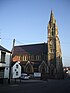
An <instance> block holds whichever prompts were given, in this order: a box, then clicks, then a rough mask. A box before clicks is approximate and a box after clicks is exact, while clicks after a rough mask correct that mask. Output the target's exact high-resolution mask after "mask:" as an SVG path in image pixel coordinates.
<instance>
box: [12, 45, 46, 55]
mask: <svg viewBox="0 0 70 93" xmlns="http://www.w3.org/2000/svg"><path fill="white" fill-rule="evenodd" d="M47 52H48V47H47V43H39V44H30V45H20V46H14V51H13V54H14V55H22V54H30V55H32V54H33V55H38V54H42V53H44V54H47Z"/></svg>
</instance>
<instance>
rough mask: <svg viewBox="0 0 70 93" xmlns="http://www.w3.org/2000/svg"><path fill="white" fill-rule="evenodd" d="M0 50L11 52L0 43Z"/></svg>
mask: <svg viewBox="0 0 70 93" xmlns="http://www.w3.org/2000/svg"><path fill="white" fill-rule="evenodd" d="M0 50H2V51H5V52H9V53H11V52H10V51H9V50H7V49H6V48H4V47H2V46H1V45H0Z"/></svg>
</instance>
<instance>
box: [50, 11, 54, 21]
mask: <svg viewBox="0 0 70 93" xmlns="http://www.w3.org/2000/svg"><path fill="white" fill-rule="evenodd" d="M50 22H53V23H54V22H55V18H54V13H53V11H52V10H51V15H50Z"/></svg>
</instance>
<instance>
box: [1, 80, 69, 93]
mask: <svg viewBox="0 0 70 93" xmlns="http://www.w3.org/2000/svg"><path fill="white" fill-rule="evenodd" d="M0 93H70V79H67V80H48V81H42V80H23V81H21V83H20V82H19V81H17V82H16V83H15V82H14V83H11V84H0Z"/></svg>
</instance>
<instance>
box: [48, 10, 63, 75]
mask: <svg viewBox="0 0 70 93" xmlns="http://www.w3.org/2000/svg"><path fill="white" fill-rule="evenodd" d="M47 43H48V66H49V73H50V76H52V77H54V76H55V75H56V74H57V76H58V77H60V76H59V75H58V74H60V75H61V73H62V53H61V47H60V40H59V37H58V27H57V25H56V20H55V18H54V14H53V11H52V10H51V15H50V21H49V23H48V42H47Z"/></svg>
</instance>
